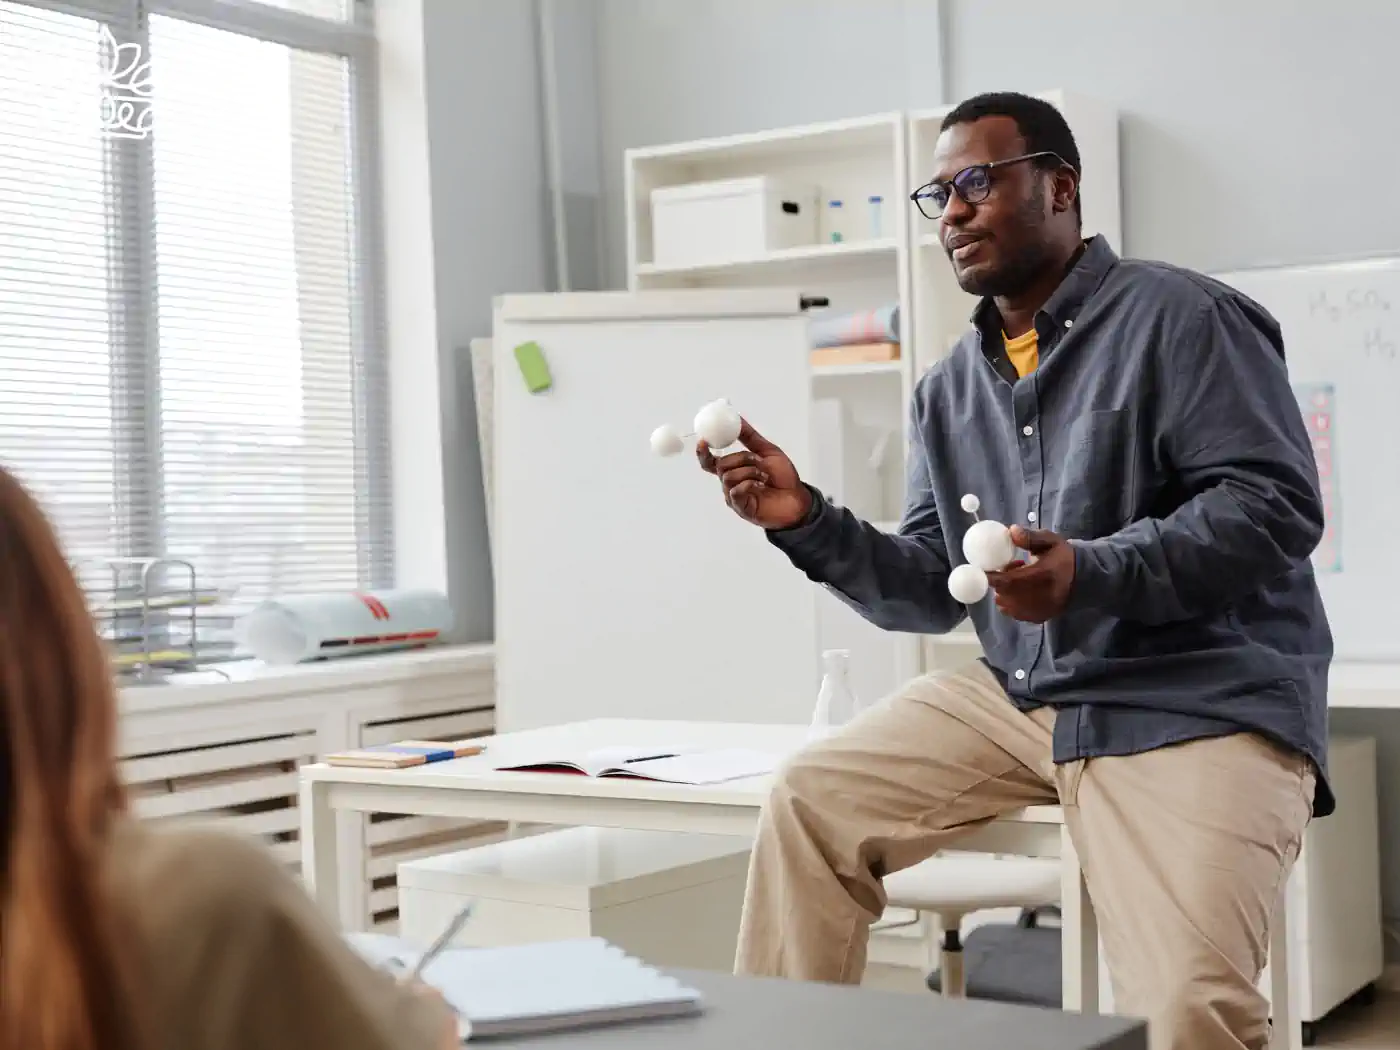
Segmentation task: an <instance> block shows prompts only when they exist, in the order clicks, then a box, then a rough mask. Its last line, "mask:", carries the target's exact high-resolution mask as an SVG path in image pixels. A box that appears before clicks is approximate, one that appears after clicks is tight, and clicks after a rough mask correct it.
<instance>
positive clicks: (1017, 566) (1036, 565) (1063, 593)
mask: <svg viewBox="0 0 1400 1050" xmlns="http://www.w3.org/2000/svg"><path fill="white" fill-rule="evenodd" d="M1011 542H1012V543H1014V544H1016V546H1017V547H1018V548H1019V549H1020V550H1023V551H1026V552H1028V553H1029V554H1030V555H1031V556H1032V557H1031V561H1030V562H1021V561H1017V562H1012V563H1011V565H1009V566H1007V567H1006V568H1005V569H1003V570H1001V571H1000V572H989V573H987V582H988V583H990V584H991V585H992V590H993V591H995V592H996V601H997V608H998V609H1000V610H1001V611H1002V612H1004V613H1006V615H1007V616H1010V617H1011V618H1012V619H1014V620H1023V621H1025V622H1026V623H1045V622H1046V621H1047V620H1052V619H1054V618H1055V617H1056V616H1058V615H1060V613H1062V612H1064V610H1065V606H1066V605H1068V604H1069V595H1070V591H1071V590H1073V588H1074V548H1073V547H1072V546H1070V542H1069V540H1067V539H1065V538H1064V537H1063V536H1057V535H1056V534H1055V533H1053V532H1049V531H1047V530H1044V529H1023V528H1021V526H1019V525H1013V526H1012V527H1011Z"/></svg>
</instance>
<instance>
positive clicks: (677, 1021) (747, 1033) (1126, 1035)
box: [473, 970, 1147, 1050]
mask: <svg viewBox="0 0 1400 1050" xmlns="http://www.w3.org/2000/svg"><path fill="white" fill-rule="evenodd" d="M668 972H671V973H673V974H674V975H675V976H676V977H678V978H680V979H681V980H682V981H684V982H686V983H687V984H689V985H691V986H692V987H694V988H697V989H699V990H700V991H701V992H703V993H704V995H705V1012H704V1013H702V1014H700V1015H699V1016H696V1017H684V1018H674V1019H669V1020H658V1021H645V1022H639V1023H636V1024H627V1025H610V1026H607V1027H602V1028H591V1029H585V1030H583V1031H576V1032H558V1033H554V1034H550V1035H541V1036H532V1037H530V1038H525V1039H490V1040H486V1039H483V1040H481V1045H482V1046H484V1047H491V1048H493V1050H495V1048H498V1047H499V1048H501V1050H506V1048H511V1050H514V1048H517V1047H518V1048H520V1050H526V1048H528V1050H575V1048H578V1050H594V1048H599V1050H600V1048H602V1047H608V1048H609V1050H614V1048H615V1050H633V1048H636V1050H641V1048H642V1047H645V1048H647V1050H786V1048H788V1047H792V1048H796V1050H916V1048H918V1050H1147V1026H1146V1025H1145V1024H1144V1023H1143V1022H1141V1021H1129V1020H1125V1019H1122V1018H1116V1017H1097V1016H1089V1017H1085V1016H1082V1015H1080V1014H1074V1013H1062V1012H1061V1011H1059V1010H1043V1009H1039V1008H1037V1007H1029V1006H1004V1005H1002V1004H1000V1003H983V1002H968V1001H950V1000H947V999H943V998H941V997H940V996H937V995H934V994H933V993H932V992H930V993H929V994H928V995H917V994H905V993H900V992H876V991H868V990H865V989H861V988H844V987H838V986H834V985H824V984H808V983H801V982H797V981H778V980H759V979H754V978H740V977H730V976H728V975H727V974H719V973H701V972H698V971H687V970H676V971H668ZM473 1042H475V1041H473Z"/></svg>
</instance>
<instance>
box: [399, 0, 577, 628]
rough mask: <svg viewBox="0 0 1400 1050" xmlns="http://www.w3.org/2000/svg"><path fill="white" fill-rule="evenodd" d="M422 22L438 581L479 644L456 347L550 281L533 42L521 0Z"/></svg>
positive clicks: (469, 404)
mask: <svg viewBox="0 0 1400 1050" xmlns="http://www.w3.org/2000/svg"><path fill="white" fill-rule="evenodd" d="M423 18H424V30H425V37H426V48H427V50H426V58H425V62H426V68H427V90H428V134H429V166H430V172H431V178H432V198H433V251H434V257H435V262H436V266H437V270H436V273H437V289H436V291H437V310H438V351H439V356H440V360H441V364H442V401H443V404H442V413H443V445H444V449H443V471H444V474H445V477H444V490H445V496H446V502H447V508H446V509H447V539H448V551H447V569H448V587H449V592H450V594H451V596H452V600H453V607H454V610H455V612H456V615H457V620H458V622H457V633H458V635H459V636H460V637H461V639H462V640H464V641H484V640H490V639H491V638H492V637H493V623H492V619H493V617H492V611H493V610H492V607H493V600H492V582H491V561H490V552H489V547H488V544H487V536H486V511H485V500H484V498H483V496H482V487H481V460H480V457H479V454H478V451H477V438H476V411H475V407H474V401H473V397H472V378H471V359H470V357H469V356H468V354H467V352H466V351H467V346H468V343H469V342H470V341H471V340H472V339H474V338H477V337H479V336H486V335H490V334H491V302H492V297H493V296H495V295H498V294H501V293H505V292H538V291H545V290H547V289H548V287H549V282H550V279H551V277H550V274H551V269H550V267H551V265H552V262H551V260H552V255H551V245H550V241H549V236H550V234H549V216H548V212H547V210H546V203H547V202H546V190H545V185H546V184H545V172H544V162H543V157H542V141H543V139H542V134H541V130H540V129H541V124H540V112H541V110H540V94H539V77H538V43H537V35H536V30H535V17H534V13H533V5H532V4H528V3H501V2H500V0H424V11H423ZM429 410H430V409H429V407H428V406H426V405H425V406H424V411H429Z"/></svg>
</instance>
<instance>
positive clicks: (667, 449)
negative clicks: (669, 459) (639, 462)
mask: <svg viewBox="0 0 1400 1050" xmlns="http://www.w3.org/2000/svg"><path fill="white" fill-rule="evenodd" d="M683 448H685V442H684V441H682V440H681V436H680V434H678V433H676V428H675V427H673V426H671V424H670V423H662V424H661V426H659V427H657V428H656V429H655V430H653V431H652V432H651V450H652V451H653V452H655V453H656V454H657V455H658V456H674V455H676V454H677V453H678V452H680V450H681V449H683Z"/></svg>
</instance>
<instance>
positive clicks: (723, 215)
mask: <svg viewBox="0 0 1400 1050" xmlns="http://www.w3.org/2000/svg"><path fill="white" fill-rule="evenodd" d="M816 240H817V188H816V187H815V186H804V185H801V184H795V183H787V182H783V181H781V180H779V179H775V178H773V177H772V176H770V175H756V176H753V177H752V178H744V179H722V180H720V181H717V182H694V183H690V184H688V185H684V186H663V187H660V188H658V189H654V190H652V191H651V245H652V249H651V250H652V262H653V264H654V265H656V266H692V265H703V264H708V263H723V262H735V261H740V260H745V259H761V258H762V257H763V256H765V255H767V254H768V253H769V252H772V251H776V250H778V249H782V248H796V247H798V246H800V245H805V244H815V243H816Z"/></svg>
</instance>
